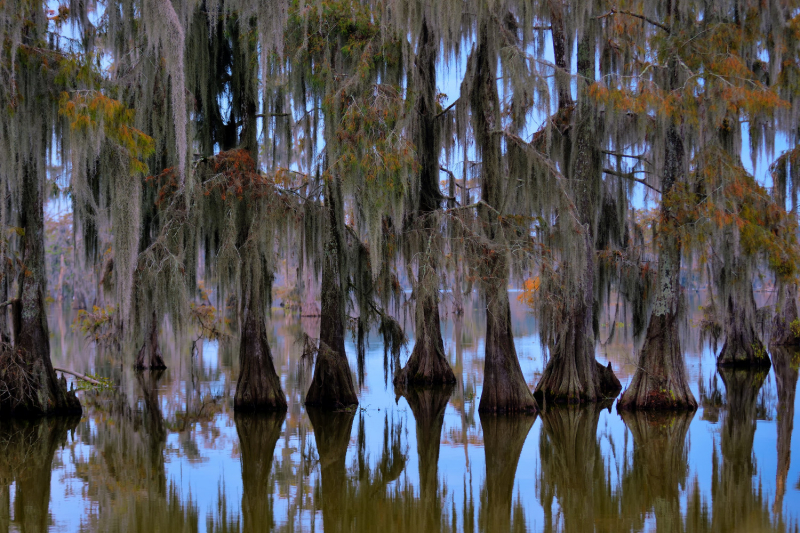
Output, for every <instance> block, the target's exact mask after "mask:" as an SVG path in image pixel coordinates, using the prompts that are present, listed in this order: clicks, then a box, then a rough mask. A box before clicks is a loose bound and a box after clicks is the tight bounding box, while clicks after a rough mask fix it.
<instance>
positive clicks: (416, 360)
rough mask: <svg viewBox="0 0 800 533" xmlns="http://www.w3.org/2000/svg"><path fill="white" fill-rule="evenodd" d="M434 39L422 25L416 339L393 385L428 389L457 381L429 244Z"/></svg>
mask: <svg viewBox="0 0 800 533" xmlns="http://www.w3.org/2000/svg"><path fill="white" fill-rule="evenodd" d="M438 46H439V42H438V40H436V38H435V36H434V35H433V33H432V31H431V28H430V27H429V25H428V20H427V18H423V20H422V31H421V32H420V36H419V43H418V46H417V58H416V62H415V70H414V73H415V80H414V81H415V86H416V87H415V88H416V93H417V108H416V111H417V120H418V123H417V125H416V128H415V144H416V148H417V160H418V161H419V188H420V189H419V206H418V210H417V219H418V220H420V223H421V225H422V229H423V231H422V236H423V237H422V248H424V249H423V250H421V255H420V257H421V259H420V262H419V274H418V282H417V290H416V291H415V292H416V293H417V298H416V300H417V301H416V315H415V316H416V318H415V325H416V330H415V333H416V339H415V342H414V349H413V350H412V351H411V357H409V359H408V362H407V363H406V366H405V367H404V368H403V369H402V370H401V371H400V372H399V373H398V374H397V375H396V376H395V383H398V384H399V383H404V382H405V383H408V384H420V385H433V384H437V383H438V384H441V383H455V381H456V377H455V374H453V370H452V369H451V368H450V364H449V363H448V362H447V358H446V357H445V353H444V341H443V340H442V329H441V324H440V320H439V277H438V275H437V272H436V270H437V269H436V260H435V258H434V257H433V254H435V253H437V251H436V250H432V249H431V247H430V245H429V243H430V242H431V240H432V239H433V238H435V236H436V233H437V232H438V228H436V226H435V225H434V223H433V221H432V220H431V214H432V213H434V212H435V211H436V210H438V209H439V205H440V204H439V202H440V199H441V192H440V190H439V146H440V142H439V135H438V131H437V127H436V51H437V48H438Z"/></svg>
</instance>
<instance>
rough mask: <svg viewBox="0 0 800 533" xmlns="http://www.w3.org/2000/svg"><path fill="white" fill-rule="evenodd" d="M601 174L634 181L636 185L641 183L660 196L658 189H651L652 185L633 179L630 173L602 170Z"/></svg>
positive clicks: (639, 179)
mask: <svg viewBox="0 0 800 533" xmlns="http://www.w3.org/2000/svg"><path fill="white" fill-rule="evenodd" d="M603 172H604V173H606V174H611V175H612V176H617V177H620V178H625V179H626V180H631V181H635V182H636V183H641V184H642V185H644V186H645V187H647V188H649V189H652V190H654V191H656V192H657V193H658V194H661V190H660V189H656V188H655V187H653V186H652V185H650V184H649V183H647V182H646V181H645V180H643V179H641V178H637V177H635V176H634V175H633V173H632V172H628V173H626V172H617V171H616V170H612V169H610V168H604V169H603Z"/></svg>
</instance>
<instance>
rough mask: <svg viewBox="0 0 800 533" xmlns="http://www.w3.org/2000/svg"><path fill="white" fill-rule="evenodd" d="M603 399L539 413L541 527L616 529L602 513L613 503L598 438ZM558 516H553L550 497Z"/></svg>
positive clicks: (547, 529) (611, 506) (550, 408)
mask: <svg viewBox="0 0 800 533" xmlns="http://www.w3.org/2000/svg"><path fill="white" fill-rule="evenodd" d="M605 407H606V406H605V405H601V404H595V403H592V404H584V405H556V406H551V407H549V408H548V409H547V410H546V411H544V412H543V413H542V414H541V417H542V433H541V436H540V439H539V452H540V456H541V464H542V469H541V474H540V479H539V498H540V501H541V503H542V507H543V508H544V516H545V522H544V531H545V532H551V531H558V530H559V529H561V528H563V530H564V531H575V532H580V531H597V532H602V531H615V530H616V527H611V528H609V524H608V521H607V520H606V517H608V516H610V515H611V511H613V510H614V507H615V506H616V502H615V499H614V496H613V494H612V487H611V486H610V483H609V481H608V478H607V476H606V469H605V462H604V459H603V454H602V452H601V450H600V444H599V442H598V439H597V423H598V421H599V419H600V412H601V411H602V410H603V409H604V408H605ZM554 499H555V500H556V501H557V502H558V508H559V509H560V513H561V517H560V519H558V518H555V519H554V517H553V500H554Z"/></svg>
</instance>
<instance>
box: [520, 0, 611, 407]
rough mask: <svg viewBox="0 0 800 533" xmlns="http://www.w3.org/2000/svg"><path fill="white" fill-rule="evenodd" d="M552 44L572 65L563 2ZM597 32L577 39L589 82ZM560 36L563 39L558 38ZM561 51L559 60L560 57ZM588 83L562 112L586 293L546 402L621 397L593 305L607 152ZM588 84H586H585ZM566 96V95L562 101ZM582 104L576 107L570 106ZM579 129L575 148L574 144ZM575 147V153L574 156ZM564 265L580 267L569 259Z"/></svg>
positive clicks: (544, 394) (539, 391) (562, 339)
mask: <svg viewBox="0 0 800 533" xmlns="http://www.w3.org/2000/svg"><path fill="white" fill-rule="evenodd" d="M550 11H551V19H552V27H553V43H554V49H556V50H559V52H557V53H556V64H557V65H558V66H559V67H560V68H564V69H566V68H567V63H566V57H565V50H566V49H567V48H568V44H567V38H566V34H565V33H564V30H563V26H564V21H563V12H562V11H563V7H562V5H561V2H551V3H550ZM593 39H594V35H593V33H592V32H591V31H590V30H589V29H587V30H586V31H585V33H584V35H583V36H582V37H581V39H580V41H579V43H578V57H577V59H578V65H577V67H578V74H579V75H580V76H581V77H582V78H583V79H585V80H587V82H588V81H589V80H593V79H594V68H595V59H594V56H595V54H594V52H595V47H594V41H593ZM556 41H559V42H558V43H556ZM559 56H560V59H559ZM586 85H587V84H586V83H579V84H578V87H579V91H581V92H580V93H579V95H578V102H577V106H576V104H575V103H574V102H573V101H572V97H571V95H570V94H569V88H568V87H567V89H566V91H563V90H561V89H560V90H559V93H558V94H559V112H560V113H562V114H564V115H566V116H570V117H571V122H572V127H570V128H569V129H568V130H567V131H566V134H565V135H564V136H563V138H562V146H563V154H562V168H564V169H565V170H564V173H565V174H566V176H567V179H568V180H569V185H570V190H571V192H572V195H573V198H574V201H575V205H576V206H577V207H578V215H579V217H580V223H581V224H582V225H583V228H581V229H582V230H583V238H584V243H583V246H582V247H581V248H580V249H581V251H583V252H584V253H583V262H584V264H585V266H584V270H583V272H581V273H580V279H581V284H582V286H581V290H580V292H581V294H580V295H579V296H575V295H572V294H567V295H566V297H565V301H566V305H565V310H564V316H563V319H562V320H561V325H560V328H559V331H557V334H556V339H555V344H554V346H553V350H552V354H551V357H550V359H549V360H548V362H547V366H546V367H545V370H544V373H543V374H542V378H541V380H540V381H539V383H538V385H537V386H536V391H535V392H534V397H535V398H536V401H537V402H538V403H539V405H542V404H543V402H553V403H582V402H597V401H601V400H603V399H605V398H608V397H616V396H617V394H619V391H620V390H621V389H622V385H621V384H620V382H619V380H618V379H617V377H616V376H615V375H614V371H613V370H612V369H611V365H610V364H609V366H607V367H604V366H603V365H601V364H599V363H598V362H597V361H596V359H595V353H594V351H595V350H594V346H595V335H594V326H593V320H594V307H595V297H594V296H595V287H594V280H595V270H596V269H595V260H594V257H595V234H596V226H597V222H596V219H597V214H596V213H597V203H598V202H599V199H600V197H601V189H600V184H601V182H602V173H601V172H602V170H601V169H602V154H601V152H600V147H599V142H600V139H601V137H602V136H600V135H598V134H597V129H598V126H599V124H598V121H597V120H596V119H595V109H594V108H593V105H594V104H593V103H591V101H590V100H589V96H588V94H586V89H585V87H586ZM581 88H583V89H581ZM561 99H566V101H565V102H562V101H561ZM573 108H577V112H574V111H573V112H570V111H569V110H570V109H573ZM573 132H574V147H573V139H572V137H573ZM573 148H574V152H575V153H574V157H573V154H572V152H573ZM561 268H564V269H572V268H575V267H574V266H573V265H572V264H571V263H569V262H564V264H562V266H561Z"/></svg>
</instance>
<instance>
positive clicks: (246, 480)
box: [234, 412, 286, 531]
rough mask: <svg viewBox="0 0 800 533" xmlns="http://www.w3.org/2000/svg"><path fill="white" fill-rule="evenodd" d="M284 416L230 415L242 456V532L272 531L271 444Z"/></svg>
mask: <svg viewBox="0 0 800 533" xmlns="http://www.w3.org/2000/svg"><path fill="white" fill-rule="evenodd" d="M285 419H286V413H285V412H280V413H264V414H237V415H235V417H234V420H235V421H236V432H237V433H238V434H239V450H240V451H241V458H242V492H243V494H242V525H243V527H244V531H272V530H273V528H274V527H275V516H274V513H273V508H274V504H275V501H274V500H275V484H274V483H273V479H272V477H271V475H270V474H271V472H272V460H273V457H274V455H275V445H276V444H277V443H278V439H279V438H280V436H281V426H283V421H284V420H285Z"/></svg>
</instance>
